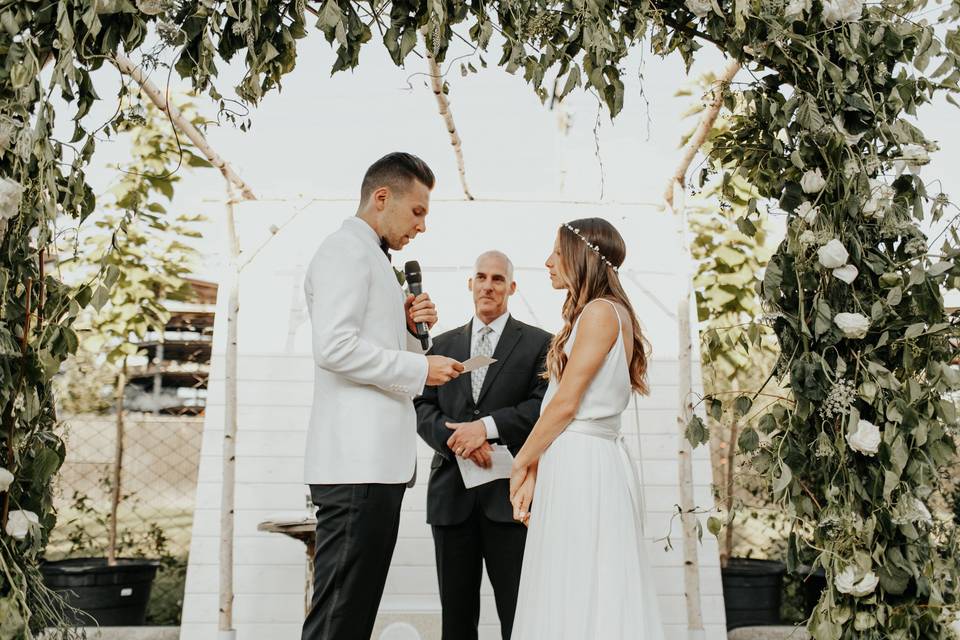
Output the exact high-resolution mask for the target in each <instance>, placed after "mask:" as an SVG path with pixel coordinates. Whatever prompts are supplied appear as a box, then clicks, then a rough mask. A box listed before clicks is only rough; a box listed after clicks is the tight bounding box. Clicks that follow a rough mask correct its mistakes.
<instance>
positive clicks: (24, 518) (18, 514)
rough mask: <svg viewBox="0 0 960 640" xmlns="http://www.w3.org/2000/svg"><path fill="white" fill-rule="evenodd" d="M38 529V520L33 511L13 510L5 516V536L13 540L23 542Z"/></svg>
mask: <svg viewBox="0 0 960 640" xmlns="http://www.w3.org/2000/svg"><path fill="white" fill-rule="evenodd" d="M39 528H40V518H38V517H37V514H35V513H34V512H33V511H21V510H20V509H15V510H13V511H11V512H10V513H9V514H7V528H6V532H7V535H8V536H10V537H11V538H13V539H14V540H23V539H24V538H26V537H27V535H28V534H30V533H33V532H36V531H37V530H38V529H39Z"/></svg>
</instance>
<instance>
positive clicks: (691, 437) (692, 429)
mask: <svg viewBox="0 0 960 640" xmlns="http://www.w3.org/2000/svg"><path fill="white" fill-rule="evenodd" d="M686 436H687V440H688V441H689V442H690V444H691V446H693V448H694V449H696V448H697V447H699V446H700V445H701V444H704V443H705V442H707V441H708V440H709V439H710V434H709V432H708V431H707V427H706V425H705V424H703V420H701V419H700V416H698V415H696V414H694V416H693V417H692V418H690V422H688V423H687V431H686Z"/></svg>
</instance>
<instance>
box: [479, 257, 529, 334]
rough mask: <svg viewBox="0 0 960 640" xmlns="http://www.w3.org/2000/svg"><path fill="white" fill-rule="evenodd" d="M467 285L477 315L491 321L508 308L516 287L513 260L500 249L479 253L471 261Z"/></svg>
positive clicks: (484, 320)
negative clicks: (471, 267) (471, 270)
mask: <svg viewBox="0 0 960 640" xmlns="http://www.w3.org/2000/svg"><path fill="white" fill-rule="evenodd" d="M468 286H469V288H470V291H471V292H472V293H473V306H474V309H475V311H476V313H477V317H478V318H480V320H482V321H483V322H484V323H485V324H490V323H491V322H493V321H494V320H496V319H497V318H499V317H500V316H502V315H503V314H505V313H506V312H507V307H508V304H509V301H510V296H512V295H513V294H514V293H515V292H516V291H517V283H516V282H514V280H513V262H512V261H511V260H510V258H508V257H507V255H506V254H505V253H503V252H502V251H485V252H483V253H481V254H480V255H479V256H477V260H476V262H475V263H474V266H473V275H472V276H471V277H470V280H469V282H468Z"/></svg>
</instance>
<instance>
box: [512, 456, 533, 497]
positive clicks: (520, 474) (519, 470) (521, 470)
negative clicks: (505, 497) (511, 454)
mask: <svg viewBox="0 0 960 640" xmlns="http://www.w3.org/2000/svg"><path fill="white" fill-rule="evenodd" d="M529 473H530V467H528V466H527V465H517V463H516V462H514V463H513V468H512V469H511V470H510V502H513V495H514V494H515V493H516V492H517V491H519V490H520V486H521V485H522V484H523V481H524V480H526V479H527V475H528V474H529Z"/></svg>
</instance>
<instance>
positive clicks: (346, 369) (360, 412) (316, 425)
mask: <svg viewBox="0 0 960 640" xmlns="http://www.w3.org/2000/svg"><path fill="white" fill-rule="evenodd" d="M304 292H305V294H306V299H307V309H308V310H309V312H310V320H311V324H312V327H313V359H314V363H315V365H316V366H315V368H314V375H315V379H314V387H313V410H312V411H311V415H310V426H309V428H308V430H307V443H306V452H305V456H304V467H305V473H304V480H305V482H306V483H307V484H352V483H405V482H408V481H410V480H411V478H412V477H413V475H414V470H415V465H416V451H417V440H416V439H417V414H416V410H415V409H414V407H413V398H414V397H415V396H417V395H419V394H420V392H421V391H422V390H423V387H424V384H425V383H426V380H427V359H426V357H424V355H423V353H422V351H421V348H420V344H419V342H418V341H417V340H416V338H414V337H413V336H411V335H410V333H409V332H408V331H407V323H406V318H405V315H404V310H403V303H404V292H403V289H402V288H401V286H400V284H399V283H398V282H397V277H396V274H395V273H394V271H393V267H391V266H390V263H389V261H388V260H387V258H386V256H384V254H383V251H382V250H381V249H380V240H379V238H378V237H377V234H376V233H375V232H374V230H373V228H372V227H370V225H368V224H367V223H366V222H364V221H363V220H361V219H360V218H356V217H354V218H348V219H347V220H345V221H344V223H343V226H342V227H340V229H339V230H338V231H336V232H334V233H333V234H331V235H330V236H328V237H327V238H326V239H325V240H324V241H323V243H322V244H321V245H320V248H319V249H317V253H316V255H315V256H314V257H313V260H311V262H310V266H309V267H308V269H307V276H306V280H305V281H304Z"/></svg>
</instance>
